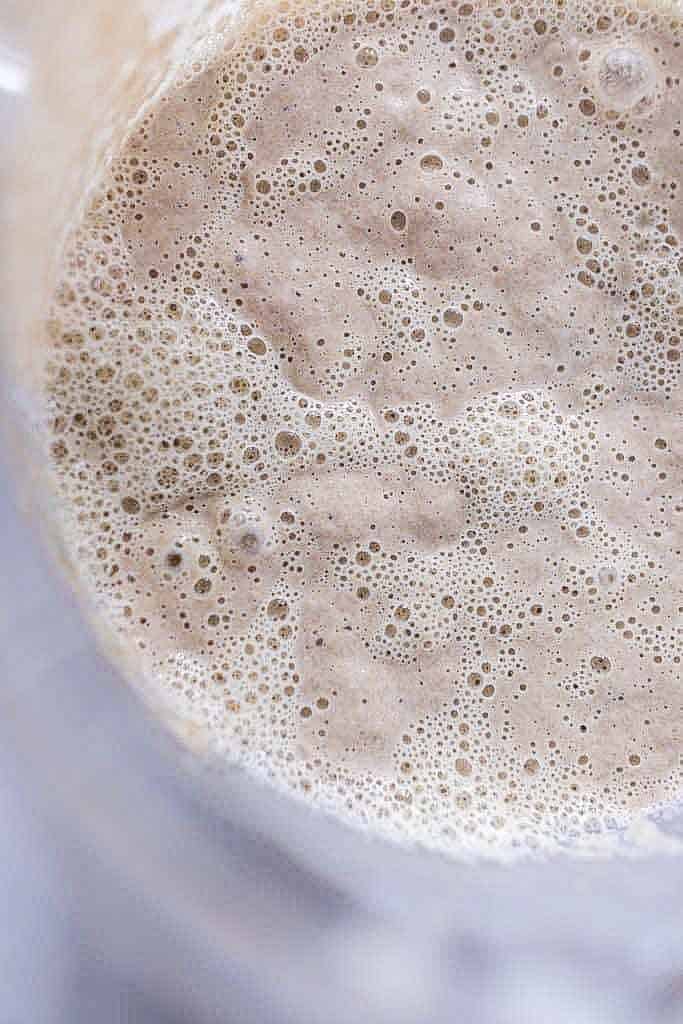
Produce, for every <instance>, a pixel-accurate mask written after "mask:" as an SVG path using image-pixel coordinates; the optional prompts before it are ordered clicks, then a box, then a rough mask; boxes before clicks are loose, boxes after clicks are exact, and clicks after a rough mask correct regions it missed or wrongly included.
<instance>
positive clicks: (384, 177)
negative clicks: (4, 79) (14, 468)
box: [46, 0, 683, 853]
mask: <svg viewBox="0 0 683 1024" xmlns="http://www.w3.org/2000/svg"><path fill="white" fill-rule="evenodd" d="M682 38H683V23H681V22H680V21H679V20H677V19H676V18H675V17H674V16H673V15H672V14H671V13H667V12H666V11H665V10H664V9H663V8H662V9H660V10H656V9H655V8H654V6H652V7H651V6H648V5H647V4H645V3H643V4H639V5H637V6H636V5H634V6H630V5H629V4H625V5H622V6H610V5H605V4H602V3H598V4H597V5H596V4H595V3H587V2H586V3H579V2H578V0H570V2H568V3H564V4H556V3H552V4H551V3H545V4H540V5H533V6H529V5H524V4H517V3H514V2H510V3H507V2H506V3H504V4H500V5H499V6H492V5H489V4H483V3H481V4H480V3H461V2H452V3H448V4H441V5H438V4H433V3H430V2H422V0H421V2H415V3H413V2H411V0H362V2H349V3H341V2H336V0H335V2H333V3H326V2H320V0H307V2H305V3H303V2H294V0H284V2H281V3H277V4H273V5H272V6H267V5H265V6H264V5H260V6H258V7H256V6H254V7H253V8H250V9H248V10H247V11H246V12H244V13H243V14H242V15H241V16H240V20H239V22H238V23H236V24H235V25H233V26H232V27H231V28H230V29H229V30H228V34H227V35H226V38H225V41H224V46H223V47H219V48H218V49H216V48H215V47H212V51H211V52H212V54H213V56H212V57H211V58H210V59H209V58H207V59H206V60H203V61H201V60H200V61H195V62H194V63H190V62H188V65H187V67H184V68H182V69H180V70H179V72H178V76H177V79H176V80H175V81H174V82H173V83H172V84H171V85H170V86H169V87H168V88H167V89H166V91H165V92H164V93H163V94H162V95H161V96H160V97H159V98H158V100H157V101H156V102H155V104H154V105H153V106H152V107H150V108H147V109H146V110H145V112H144V113H143V114H142V115H141V116H140V118H139V119H138V120H137V121H136V122H135V123H134V124H133V125H132V126H131V129H130V133H129V136H128V139H127V141H126V143H125V145H124V147H123V148H122V150H121V151H120V152H119V153H117V154H115V155H114V156H113V158H112V160H111V163H110V166H109V167H108V169H107V172H106V175H105V177H104V179H103V180H102V181H101V182H99V183H98V184H97V187H96V189H95V191H94V193H93V195H92V197H91V200H90V202H89V205H88V207H87V211H86V213H85V214H84V216H83V219H82V222H81V223H79V224H78V225H76V226H75V227H74V229H73V232H72V234H71V237H70V238H69V241H68V244H67V246H66V249H65V252H64V257H63V261H62V266H61V280H60V282H59V286H58V288H57V290H56V293H55V297H54V302H53V306H52V310H51V315H50V319H49V322H48V324H47V327H46V330H47V333H48V337H49V343H50V350H49V361H48V366H47V374H46V400H47V404H48V408H49V432H50V439H49V444H50V451H51V457H52V462H53V466H54V470H55V477H56V483H57V488H58V493H59V497H60V503H61V509H60V516H61V520H62V522H63V530H64V536H65V544H66V547H67V550H68V551H69V553H70V558H71V561H72V563H73V566H74V568H75V571H77V573H78V575H79V579H80V582H81V586H82V587H83V588H84V590H86V591H88V592H89V593H90V594H91V596H93V597H94V598H95V599H96V601H97V606H98V608H99V609H100V611H101V615H102V616H103V617H104V619H105V620H106V622H107V625H108V628H110V629H111V630H115V631H116V632H117V633H118V635H119V636H120V638H121V639H122V641H123V643H124V644H125V645H126V647H127V648H128V650H129V651H130V652H132V653H133V654H134V657H135V660H136V663H137V664H138V666H139V670H140V672H141V673H142V674H144V675H145V676H146V677H147V678H149V679H150V680H153V682H154V686H155V688H156V690H157V692H158V695H159V701H160V702H162V701H165V702H166V704H167V705H168V706H170V707H171V708H172V709H173V711H174V712H175V713H176V715H177V717H178V719H179V720H182V721H184V722H186V723H188V728H190V727H191V728H193V729H195V730H199V731H200V732H201V733H202V735H203V736H205V737H206V742H207V744H208V746H209V747H210V748H211V749H212V750H213V751H215V752H217V753H219V754H221V755H224V756H226V757H229V758H233V759H236V760H238V761H239V762H241V763H243V764H244V765H246V766H247V767H248V768H249V769H250V770H252V771H254V772H257V773H258V774H260V775H261V776H263V777H266V778H268V779H270V780H271V781H272V782H273V784H274V785H277V786H279V787H282V788H284V789H286V790H288V791H293V792H296V793H299V794H301V795H303V796H305V797H306V798H307V799H308V800H310V801H312V802H313V803H315V804H316V805H318V806H321V807H326V808H329V809H332V810H333V811H335V812H336V813H338V814H340V815H341V816H342V817H344V818H346V819H347V820H349V821H354V822H357V823H360V824H364V825H368V826H371V827H373V828H375V829H377V830H379V831H381V832H383V833H385V834H390V835H394V836H398V837H401V838H404V839H407V840H416V839H419V840H421V841H423V842H426V843H429V844H432V845H436V846H439V847H441V848H443V849H447V850H450V851H452V852H461V851H468V850H474V851H495V852H498V853H505V852H510V851H512V850H515V849H530V848H533V847H545V848H551V847H553V846H557V845H558V844H560V845H566V844H574V845H579V846H580V845H581V843H582V842H583V841H584V840H587V839H588V838H590V837H591V836H594V835H595V833H596V832H601V831H603V830H606V829H610V828H613V827H614V826H615V825H616V826H619V825H625V824H627V823H628V822H629V821H630V819H631V818H632V816H633V815H634V814H637V813H638V812H639V811H640V810H642V809H643V808H646V807H650V806H652V805H655V804H658V803H662V802H664V801H668V800H670V799H672V798H674V797H676V796H677V795H678V794H680V791H681V785H682V782H683V734H682V733H681V725H680V723H681V721H682V720H683V719H682V718H681V715H682V713H683V694H682V692H681V678H682V673H681V651H682V639H683V587H682V579H681V573H680V568H679V566H680V558H681V548H682V546H683V517H682V513H683V492H682V491H681V481H682V480H683V460H682V442H683V430H682V426H681V424H682V419H681V417H682V414H683V405H682V403H681V391H680V374H681V359H680V356H681V337H682V336H683V291H682V287H681V274H682V272H683V247H682V244H681V237H682V233H683V206H682V204H681V196H680V194H679V193H680V168H681V166H682V160H683V144H682V142H681V115H680V110H681V109H682V108H681V98H682V97H681V72H682V71H683V61H682V59H681V48H680V47H681V39H682ZM216 54H218V55H216Z"/></svg>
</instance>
